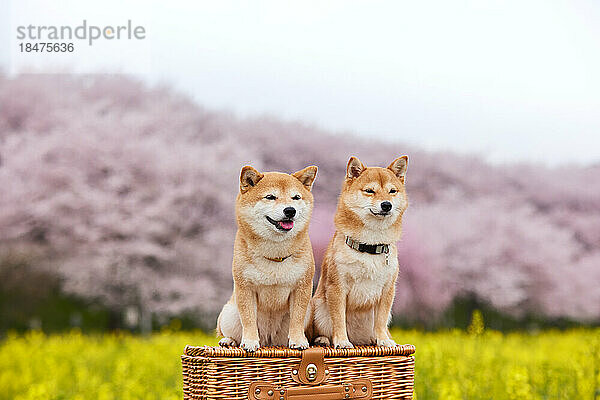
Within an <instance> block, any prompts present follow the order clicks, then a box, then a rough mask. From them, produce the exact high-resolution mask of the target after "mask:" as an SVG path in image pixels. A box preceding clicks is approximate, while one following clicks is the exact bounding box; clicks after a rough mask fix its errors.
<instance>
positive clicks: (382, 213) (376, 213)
mask: <svg viewBox="0 0 600 400" xmlns="http://www.w3.org/2000/svg"><path fill="white" fill-rule="evenodd" d="M369 211H371V214H373V215H377V216H379V217H385V216H386V215H390V212H389V211H382V212H375V211H373V210H371V209H370V208H369Z"/></svg>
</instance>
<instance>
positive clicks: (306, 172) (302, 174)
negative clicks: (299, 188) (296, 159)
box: [292, 165, 318, 191]
mask: <svg viewBox="0 0 600 400" xmlns="http://www.w3.org/2000/svg"><path fill="white" fill-rule="evenodd" d="M317 170H318V168H317V167H316V166H314V165H311V166H310V167H306V168H304V169H303V170H300V171H298V172H294V173H293V174H292V176H293V177H296V178H297V179H298V180H299V181H300V183H302V184H303V185H304V187H305V188H306V190H308V191H310V190H311V189H312V184H313V182H314V181H315V178H316V177H317Z"/></svg>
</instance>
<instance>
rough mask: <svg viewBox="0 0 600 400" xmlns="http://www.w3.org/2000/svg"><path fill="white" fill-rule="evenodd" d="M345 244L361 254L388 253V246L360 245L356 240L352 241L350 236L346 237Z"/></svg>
mask: <svg viewBox="0 0 600 400" xmlns="http://www.w3.org/2000/svg"><path fill="white" fill-rule="evenodd" d="M346 244H347V245H348V246H350V247H351V248H353V249H354V250H356V251H360V252H361V253H369V254H383V253H385V254H388V253H389V252H390V245H389V244H367V243H361V242H359V241H358V240H354V239H352V238H351V237H350V236H346Z"/></svg>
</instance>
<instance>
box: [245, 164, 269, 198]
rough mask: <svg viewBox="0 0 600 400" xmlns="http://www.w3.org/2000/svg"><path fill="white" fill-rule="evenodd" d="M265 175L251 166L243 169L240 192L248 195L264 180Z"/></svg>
mask: <svg viewBox="0 0 600 400" xmlns="http://www.w3.org/2000/svg"><path fill="white" fill-rule="evenodd" d="M263 176H264V175H263V174H261V173H260V172H258V171H257V170H255V169H254V168H252V167H251V166H249V165H246V166H245V167H244V168H242V172H241V173H240V192H241V193H246V192H247V191H248V190H250V188H251V187H253V186H255V185H256V184H257V183H258V181H260V180H261V179H262V178H263Z"/></svg>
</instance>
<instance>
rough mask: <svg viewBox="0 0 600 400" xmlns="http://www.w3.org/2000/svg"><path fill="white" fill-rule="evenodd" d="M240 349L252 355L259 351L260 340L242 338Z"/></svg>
mask: <svg viewBox="0 0 600 400" xmlns="http://www.w3.org/2000/svg"><path fill="white" fill-rule="evenodd" d="M240 347H241V348H242V349H244V350H246V351H249V352H250V353H252V352H254V351H256V350H258V348H259V347H260V343H259V342H258V340H253V339H244V338H242V344H241V345H240Z"/></svg>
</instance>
